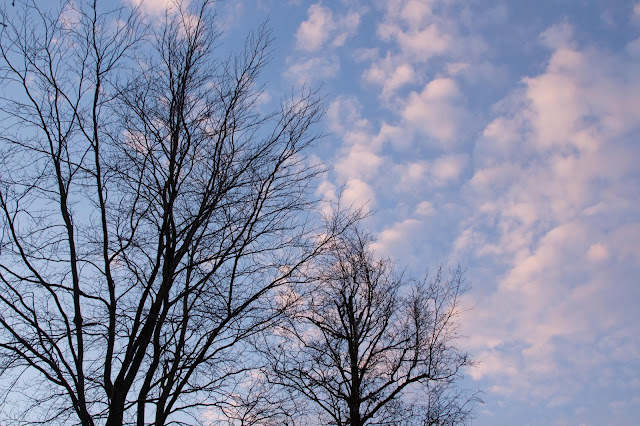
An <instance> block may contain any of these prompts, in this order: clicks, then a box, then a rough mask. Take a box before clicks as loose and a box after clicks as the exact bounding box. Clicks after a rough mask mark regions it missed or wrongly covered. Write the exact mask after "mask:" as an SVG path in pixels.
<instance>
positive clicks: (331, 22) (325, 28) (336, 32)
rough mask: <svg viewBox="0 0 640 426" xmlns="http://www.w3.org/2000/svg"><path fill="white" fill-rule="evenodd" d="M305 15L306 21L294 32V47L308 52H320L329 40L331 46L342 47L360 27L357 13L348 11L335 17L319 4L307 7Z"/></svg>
mask: <svg viewBox="0 0 640 426" xmlns="http://www.w3.org/2000/svg"><path fill="white" fill-rule="evenodd" d="M307 13H308V15H309V17H308V19H307V20H306V21H303V22H302V23H301V24H300V26H299V27H298V30H297V31H296V46H297V48H298V49H301V50H306V51H308V52H315V51H318V50H320V49H321V48H323V47H324V46H325V44H326V43H327V42H328V41H329V40H332V43H331V44H332V45H333V46H336V47H337V46H342V45H343V44H344V43H345V41H346V40H347V38H348V37H350V36H352V35H353V34H355V32H356V31H357V29H358V26H359V25H360V14H359V13H357V12H355V11H350V12H348V13H346V14H345V15H339V16H335V15H334V13H333V12H332V11H331V9H329V8H328V7H325V6H323V5H322V4H320V3H316V4H312V5H311V6H309V10H308V11H307Z"/></svg>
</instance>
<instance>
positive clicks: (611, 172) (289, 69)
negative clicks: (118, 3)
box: [131, 0, 640, 425]
mask: <svg viewBox="0 0 640 426" xmlns="http://www.w3.org/2000/svg"><path fill="white" fill-rule="evenodd" d="M131 1H134V0H131ZM165 3H166V0H147V1H146V3H145V7H147V8H148V10H149V11H151V12H152V13H157V12H158V11H160V10H162V8H163V7H164V5H165ZM218 7H219V11H220V12H219V15H220V18H221V22H223V23H224V30H225V35H224V38H223V41H227V42H230V43H232V44H233V43H234V40H237V39H238V38H237V36H238V35H240V34H246V32H247V31H248V30H249V29H251V28H255V27H257V25H259V23H260V22H261V21H263V20H264V19H265V18H266V17H269V19H270V26H271V27H272V28H273V30H274V35H275V37H276V41H275V43H274V55H275V56H274V60H273V61H272V63H271V66H270V68H269V69H268V71H267V74H266V76H265V77H266V78H267V79H268V80H269V82H270V83H271V86H270V88H269V89H268V91H267V92H266V97H265V100H266V101H267V102H269V100H277V99H278V98H279V97H280V96H281V95H282V94H283V93H286V92H287V91H288V89H289V88H290V87H291V86H292V85H295V86H298V87H300V86H301V85H302V84H306V85H307V86H308V87H312V88H316V87H319V86H320V85H322V88H321V92H322V93H323V94H324V95H325V96H326V106H327V114H326V117H325V120H324V122H323V123H322V126H323V129H324V131H326V132H330V136H328V137H326V138H325V139H323V140H322V141H321V142H320V143H319V144H318V146H317V148H316V151H315V153H314V155H315V156H316V157H317V159H318V160H320V161H323V162H325V163H326V164H329V165H331V166H332V167H333V168H332V170H331V172H329V173H327V175H326V176H325V177H324V179H323V181H322V182H321V185H320V186H319V189H318V194H321V195H323V196H325V197H327V198H331V197H335V196H336V194H337V192H338V191H339V188H341V187H343V188H344V193H343V197H344V198H346V199H347V200H348V201H349V202H353V203H355V204H362V203H368V206H369V207H370V208H372V209H374V210H376V211H377V214H376V215H375V216H373V217H372V218H371V219H369V221H368V223H367V226H369V227H370V228H371V229H372V230H373V231H374V232H375V233H376V234H377V237H378V239H377V242H376V243H375V249H376V250H377V251H378V252H379V253H380V254H382V255H389V256H393V257H395V258H396V259H398V260H399V263H400V265H403V266H407V267H408V268H409V269H410V270H411V271H412V272H413V273H414V274H416V275H420V274H422V273H423V272H424V271H425V270H426V269H427V268H429V267H433V266H434V265H436V264H438V263H440V262H445V263H449V264H455V263H458V262H459V263H460V264H462V265H463V266H465V267H466V268H467V277H468V278H469V280H470V281H471V283H472V285H473V289H472V291H471V292H470V293H469V294H468V295H467V299H468V300H467V305H468V306H472V305H475V309H474V310H472V311H471V312H469V313H468V314H466V315H465V317H464V318H463V320H462V321H463V324H462V326H463V332H464V334H465V335H467V336H468V339H466V340H465V341H463V342H461V344H462V345H464V346H465V347H467V348H468V349H469V350H470V351H471V352H472V353H473V354H474V355H475V356H476V358H477V359H478V361H479V364H478V366H477V368H475V369H473V370H471V371H469V372H468V376H469V379H468V381H467V384H468V386H470V387H472V388H476V387H478V388H482V389H484V390H485V392H486V393H485V396H484V399H485V400H486V404H484V405H483V406H481V407H480V408H479V410H478V413H477V414H478V415H477V419H476V420H475V421H474V423H473V424H474V425H514V424H518V425H527V424H531V425H547V424H549V425H564V424H566V425H576V424H585V425H602V424H611V425H631V424H637V421H638V420H637V419H638V418H640V337H639V336H640V302H639V301H640V282H639V280H638V277H639V276H640V201H639V200H640V167H639V166H638V163H639V162H640V140H639V139H638V138H639V136H640V2H637V1H632V0H553V1H552V0H538V1H529V0H510V1H508V0H388V1H375V0H374V1H361V0H333V1H327V0H325V1H319V2H313V1H302V0H298V1H286V0H262V1H259V0H255V1H249V0H240V1H222V2H220V4H219V6H218Z"/></svg>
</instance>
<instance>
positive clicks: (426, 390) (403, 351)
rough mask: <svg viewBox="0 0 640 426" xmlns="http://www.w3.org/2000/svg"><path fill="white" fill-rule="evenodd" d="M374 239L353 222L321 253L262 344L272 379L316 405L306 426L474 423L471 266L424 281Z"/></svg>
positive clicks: (283, 387) (293, 393)
mask: <svg viewBox="0 0 640 426" xmlns="http://www.w3.org/2000/svg"><path fill="white" fill-rule="evenodd" d="M370 242H371V238H370V236H368V235H367V234H365V233H363V232H361V231H359V230H358V229H357V228H355V227H353V228H352V229H350V230H349V232H346V233H344V234H342V235H341V236H340V237H338V238H337V239H336V240H334V241H332V242H331V244H330V249H329V250H328V251H327V252H326V253H325V254H324V255H323V256H322V257H319V258H316V259H315V262H314V266H313V267H312V268H310V270H307V274H310V276H312V277H313V279H312V280H311V282H313V285H312V287H311V288H310V289H308V290H307V292H306V293H303V292H299V293H298V294H297V295H296V296H295V297H294V299H296V302H295V304H294V305H295V307H294V309H293V311H292V313H291V314H290V316H289V320H288V321H287V322H286V323H284V324H283V325H282V326H281V327H280V328H279V331H278V333H276V336H275V337H263V339H264V340H263V341H262V342H261V345H260V346H259V347H262V348H266V349H263V351H264V352H266V353H267V356H268V357H269V358H270V359H271V363H270V365H269V367H268V368H267V369H266V376H267V378H268V380H269V381H270V382H271V383H272V384H274V385H278V386H279V387H281V389H284V391H286V392H290V393H291V395H292V396H293V398H298V399H300V398H304V399H306V400H307V401H310V402H311V403H312V406H314V407H315V408H316V410H315V411H313V413H314V414H311V415H310V416H312V417H313V416H315V417H316V419H313V418H307V419H302V418H301V417H298V420H299V421H300V423H301V424H333V425H339V426H343V425H350V426H362V425H365V424H366V425H418V424H419V425H454V424H463V423H466V422H467V421H468V420H469V419H470V416H471V414H472V412H473V408H474V406H475V405H476V404H477V403H478V402H479V399H478V396H477V393H469V392H466V391H464V390H461V389H459V388H458V387H457V385H458V383H457V381H458V380H459V379H460V378H461V377H462V369H463V368H464V367H467V366H469V365H471V364H472V361H471V359H470V357H469V355H468V354H466V353H465V352H463V351H461V350H460V349H458V347H457V346H456V343H457V339H458V337H459V336H458V324H457V321H456V320H457V316H458V315H459V314H460V313H461V307H460V295H461V294H462V293H463V292H464V291H465V290H466V289H467V286H466V284H465V280H464V276H463V271H462V270H461V269H460V268H459V267H458V268H457V269H454V270H452V271H450V273H449V274H447V273H445V271H443V269H442V268H439V269H438V270H437V271H436V273H435V274H434V275H433V276H431V277H427V278H425V280H424V281H421V282H415V281H412V280H410V279H407V278H406V277H405V276H404V275H403V274H398V273H396V272H395V270H394V269H395V268H394V263H393V262H392V261H390V260H389V259H376V258H375V257H374V254H373V252H372V250H371V249H370V247H369V244H370ZM292 297H293V296H292ZM317 418H320V419H321V420H320V421H317Z"/></svg>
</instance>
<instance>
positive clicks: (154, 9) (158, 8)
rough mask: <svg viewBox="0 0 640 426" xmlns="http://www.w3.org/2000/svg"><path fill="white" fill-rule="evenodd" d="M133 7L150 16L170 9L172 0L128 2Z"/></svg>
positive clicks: (135, 0)
mask: <svg viewBox="0 0 640 426" xmlns="http://www.w3.org/2000/svg"><path fill="white" fill-rule="evenodd" d="M128 1H129V2H130V3H131V4H132V5H134V6H140V7H142V8H143V9H144V10H146V11H147V12H149V13H152V14H156V15H157V14H163V13H164V12H165V11H166V10H167V9H169V8H171V7H172V6H173V5H174V4H175V1H174V0H128Z"/></svg>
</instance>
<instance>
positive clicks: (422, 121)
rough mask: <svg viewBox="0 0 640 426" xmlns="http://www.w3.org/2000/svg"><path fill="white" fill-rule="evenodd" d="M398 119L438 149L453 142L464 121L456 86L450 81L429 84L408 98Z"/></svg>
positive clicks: (436, 80)
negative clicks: (419, 132)
mask: <svg viewBox="0 0 640 426" xmlns="http://www.w3.org/2000/svg"><path fill="white" fill-rule="evenodd" d="M402 117H403V119H404V120H406V122H407V123H409V124H410V125H411V126H412V127H414V128H416V129H418V130H419V131H421V132H423V133H425V134H427V135H428V136H430V137H431V138H433V139H435V141H436V143H439V144H440V145H441V146H444V144H443V143H450V142H453V141H454V140H455V139H456V137H457V136H458V135H459V134H460V129H461V128H462V126H463V123H464V122H465V120H466V111H465V109H464V107H463V105H462V94H461V93H460V90H459V88H458V85H457V83H456V82H455V80H453V79H451V78H436V79H434V80H431V81H430V82H429V83H427V85H426V86H425V87H424V89H423V90H422V91H421V92H420V93H417V92H412V93H411V94H410V95H409V99H408V100H407V104H406V106H405V108H404V110H403V111H402Z"/></svg>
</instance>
